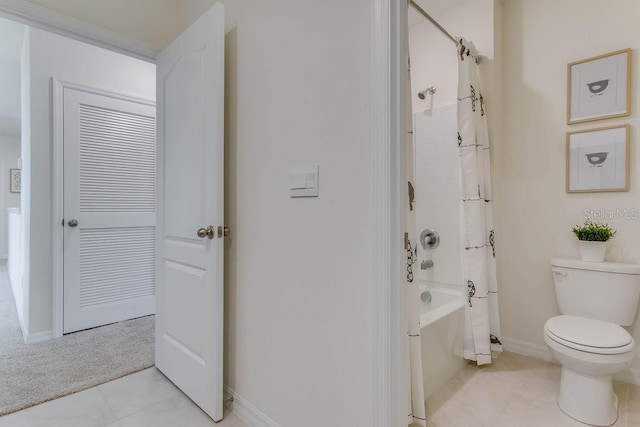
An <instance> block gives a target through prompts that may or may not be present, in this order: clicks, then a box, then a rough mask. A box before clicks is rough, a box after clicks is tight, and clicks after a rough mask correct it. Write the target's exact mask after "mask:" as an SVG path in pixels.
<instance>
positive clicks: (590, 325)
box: [545, 314, 633, 353]
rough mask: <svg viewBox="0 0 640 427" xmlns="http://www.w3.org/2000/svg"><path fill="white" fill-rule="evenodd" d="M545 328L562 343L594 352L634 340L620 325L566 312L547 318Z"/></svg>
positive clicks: (613, 347) (620, 345)
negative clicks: (590, 349)
mask: <svg viewBox="0 0 640 427" xmlns="http://www.w3.org/2000/svg"><path fill="white" fill-rule="evenodd" d="M545 329H546V330H547V332H549V333H550V334H551V335H555V338H554V337H553V336H550V338H553V339H554V340H555V341H558V342H559V343H561V344H565V345H567V346H569V347H574V348H577V349H580V347H587V348H592V349H593V352H594V353H598V352H599V351H598V349H600V350H606V349H610V350H611V349H615V348H618V347H625V346H628V345H629V344H631V343H632V342H633V339H632V338H631V335H629V333H628V332H627V331H625V330H624V329H623V328H622V327H621V326H620V325H616V324H614V323H609V322H603V321H600V320H593V319H587V318H585V317H578V316H570V315H566V314H565V315H561V316H556V317H552V318H551V319H549V320H547V323H546V324H545ZM556 338H558V339H556ZM571 344H575V345H571ZM605 352H606V353H609V351H605Z"/></svg>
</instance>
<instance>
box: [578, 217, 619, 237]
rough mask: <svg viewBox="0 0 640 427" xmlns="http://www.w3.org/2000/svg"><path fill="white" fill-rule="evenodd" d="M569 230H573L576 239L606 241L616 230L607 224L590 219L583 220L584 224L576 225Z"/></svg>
mask: <svg viewBox="0 0 640 427" xmlns="http://www.w3.org/2000/svg"><path fill="white" fill-rule="evenodd" d="M571 231H573V234H575V235H576V237H577V238H578V240H587V241H589V242H606V241H607V240H609V239H612V238H613V236H615V235H616V230H614V229H613V228H611V227H609V225H608V224H602V223H599V222H592V221H585V222H584V225H576V226H575V227H573V230H571Z"/></svg>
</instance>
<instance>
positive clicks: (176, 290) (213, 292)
mask: <svg viewBox="0 0 640 427" xmlns="http://www.w3.org/2000/svg"><path fill="white" fill-rule="evenodd" d="M156 67H157V68H156V72H157V102H158V104H157V105H158V132H157V133H158V155H157V158H158V176H159V179H158V193H157V194H158V196H157V202H158V209H157V211H158V227H157V239H156V240H157V245H158V246H157V279H158V280H157V313H156V314H157V315H156V366H157V367H158V369H160V370H161V371H162V372H163V373H164V374H165V375H166V376H167V377H168V378H169V379H170V380H171V381H173V382H174V383H175V384H176V385H177V386H178V387H179V388H180V389H181V390H182V391H183V392H185V394H187V396H189V397H190V398H191V399H192V400H193V401H194V402H195V403H196V404H197V405H198V406H200V407H201V408H202V409H203V410H204V411H205V412H206V413H207V414H209V416H210V417H211V418H213V419H214V420H215V421H218V420H220V419H222V401H223V396H222V355H223V352H222V343H223V326H222V322H223V283H222V278H223V270H222V269H223V239H222V236H220V235H219V234H218V227H219V226H223V224H224V222H223V220H224V218H223V191H224V185H223V177H224V175H223V167H224V147H223V138H224V132H223V123H224V96H223V95H224V8H223V6H222V5H220V4H216V5H214V6H213V7H212V8H211V9H209V11H208V12H206V13H205V14H204V15H203V16H201V17H200V18H199V19H198V21H196V22H195V23H194V24H193V25H191V27H189V28H188V29H187V30H186V31H185V32H184V33H182V34H181V35H180V36H179V37H178V38H177V39H176V40H175V41H174V42H173V43H171V45H169V47H167V48H166V49H165V50H164V51H162V52H161V54H160V55H159V56H158V58H157V61H156ZM207 228H209V229H210V230H211V232H210V233H209V235H203V237H198V235H197V232H198V230H199V229H202V231H203V232H205V233H206V230H207Z"/></svg>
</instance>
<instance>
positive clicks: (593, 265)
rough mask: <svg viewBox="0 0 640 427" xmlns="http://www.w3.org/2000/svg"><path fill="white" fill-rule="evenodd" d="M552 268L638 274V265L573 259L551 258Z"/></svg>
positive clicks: (639, 272) (639, 271) (639, 266)
mask: <svg viewBox="0 0 640 427" xmlns="http://www.w3.org/2000/svg"><path fill="white" fill-rule="evenodd" d="M551 265H552V266H553V267H564V268H575V269H578V270H591V271H604V272H607V273H620V274H640V265H639V264H622V263H618V262H590V261H582V260H580V259H573V258H552V259H551Z"/></svg>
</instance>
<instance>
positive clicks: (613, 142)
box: [567, 125, 629, 193]
mask: <svg viewBox="0 0 640 427" xmlns="http://www.w3.org/2000/svg"><path fill="white" fill-rule="evenodd" d="M628 190H629V125H622V126H610V127H605V128H599V129H591V130H583V131H578V132H568V133H567V193H591V192H600V191H628Z"/></svg>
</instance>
